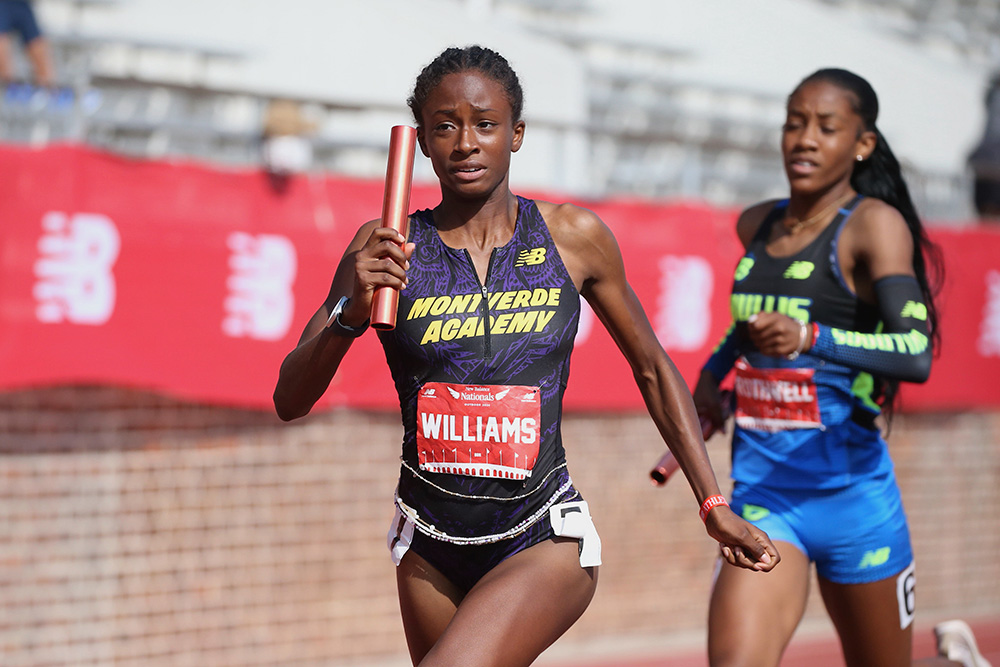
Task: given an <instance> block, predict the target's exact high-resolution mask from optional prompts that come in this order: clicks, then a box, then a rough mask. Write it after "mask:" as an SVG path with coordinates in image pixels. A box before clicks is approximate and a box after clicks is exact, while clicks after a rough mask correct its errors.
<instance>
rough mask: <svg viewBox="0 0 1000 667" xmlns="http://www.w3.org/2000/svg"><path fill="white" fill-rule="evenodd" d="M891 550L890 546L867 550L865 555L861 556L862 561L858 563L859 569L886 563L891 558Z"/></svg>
mask: <svg viewBox="0 0 1000 667" xmlns="http://www.w3.org/2000/svg"><path fill="white" fill-rule="evenodd" d="M889 551H890V549H889V547H882V548H881V549H874V550H872V551H866V552H865V555H864V556H862V557H861V562H860V563H858V569H859V570H863V569H865V568H868V567H878V566H879V565H883V564H885V563H886V562H887V561H888V560H889Z"/></svg>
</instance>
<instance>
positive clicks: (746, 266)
mask: <svg viewBox="0 0 1000 667" xmlns="http://www.w3.org/2000/svg"><path fill="white" fill-rule="evenodd" d="M753 264H754V259H753V257H744V258H743V259H741V260H740V263H739V264H737V265H736V273H734V274H733V280H735V281H736V282H739V281H741V280H743V279H744V278H746V277H747V276H749V275H750V269H752V268H753Z"/></svg>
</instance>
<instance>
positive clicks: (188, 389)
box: [0, 146, 1000, 410]
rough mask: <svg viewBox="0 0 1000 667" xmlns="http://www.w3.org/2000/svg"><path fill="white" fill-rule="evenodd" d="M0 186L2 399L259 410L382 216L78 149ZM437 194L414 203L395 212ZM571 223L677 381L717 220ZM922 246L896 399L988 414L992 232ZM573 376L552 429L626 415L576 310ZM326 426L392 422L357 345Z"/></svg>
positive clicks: (616, 210) (377, 358) (300, 183)
mask: <svg viewBox="0 0 1000 667" xmlns="http://www.w3.org/2000/svg"><path fill="white" fill-rule="evenodd" d="M0 184H2V185H0V220H2V225H3V227H2V231H0V257H2V258H3V263H2V268H0V389H4V390H14V389H19V388H25V387H34V386H51V385H60V384H115V385H124V386H130V387H137V388H143V389H149V390H153V391H158V392H162V393H165V394H169V395H172V396H176V397H179V398H182V399H187V400H191V401H197V402H205V403H211V404H221V405H234V406H246V407H253V408H261V409H270V407H271V392H272V390H273V388H274V382H275V380H276V378H277V372H278V367H279V365H280V363H281V360H282V359H283V358H284V356H285V354H286V353H287V352H288V351H289V350H291V349H292V347H294V345H295V344H296V342H297V340H298V336H299V333H300V332H301V330H302V327H303V326H304V325H305V323H306V321H307V320H308V319H309V318H310V317H311V315H312V314H313V312H314V311H315V310H316V308H317V307H318V306H319V305H320V303H321V302H322V300H323V298H324V297H325V295H326V292H327V289H328V287H329V283H330V279H331V278H332V275H333V271H334V269H335V267H336V265H337V262H338V261H339V259H340V255H341V253H342V251H343V248H344V247H345V245H346V244H347V243H348V242H349V241H350V239H351V238H352V237H353V234H354V232H355V231H356V230H357V227H358V225H360V224H361V223H363V222H364V221H365V220H368V219H371V218H374V217H377V216H378V214H379V211H380V210H381V204H382V183H381V182H380V181H377V180H364V181H363V180H354V179H349V178H342V177H311V178H306V177H299V178H295V179H292V180H291V181H290V182H289V183H288V186H287V188H285V189H284V190H278V189H275V188H274V187H273V186H272V184H271V183H270V182H269V181H268V179H267V178H266V176H265V175H264V174H263V173H260V172H256V171H251V170H235V171H234V170H228V171H227V170H223V169H219V168H214V167H208V166H204V165H197V164H190V163H167V162H146V161H131V160H128V159H125V158H121V157H115V156H110V155H107V154H103V153H98V152H95V151H92V150H89V149H86V148H81V147H76V146H54V147H48V148H45V149H40V150H31V149H23V148H15V147H2V148H0ZM438 194H439V193H438V190H437V186H436V185H417V186H415V187H414V190H413V194H412V196H411V208H412V209H417V208H422V207H427V206H433V205H434V204H435V203H436V202H437V201H438V198H439V197H438ZM542 197H543V198H546V197H545V196H544V195H542ZM582 204H583V205H586V206H588V208H591V209H592V210H594V211H595V212H596V213H597V214H598V215H600V216H601V218H602V219H603V220H604V221H605V222H606V223H607V224H608V225H609V226H610V227H611V229H612V230H613V231H614V233H615V235H616V236H617V238H618V242H619V244H620V245H621V248H622V253H623V255H624V256H625V263H626V268H627V272H628V277H629V280H630V282H631V284H632V286H633V288H634V289H635V291H636V293H637V294H638V295H639V298H640V299H641V301H642V302H643V304H644V306H645V308H646V312H647V314H648V315H649V319H650V321H651V323H652V325H653V328H654V329H655V330H656V332H657V335H658V337H659V338H660V341H661V342H662V343H663V345H664V347H665V348H666V349H667V351H668V352H669V353H670V355H671V358H672V359H673V360H674V362H675V363H676V364H677V366H678V367H679V369H680V370H681V372H682V373H683V374H684V376H685V378H687V379H688V380H689V381H691V380H693V379H694V378H695V377H696V375H697V372H698V369H699V368H700V365H701V364H702V363H703V361H704V359H705V358H706V356H707V355H708V352H709V350H710V349H711V348H712V347H713V346H714V344H715V342H716V341H717V340H718V338H719V337H720V336H721V334H722V333H723V332H724V330H725V329H726V327H727V326H728V324H729V316H728V304H727V295H728V289H729V286H730V281H731V275H732V270H733V268H734V266H735V262H736V260H737V259H738V257H739V251H740V248H739V244H738V241H737V239H736V237H735V235H734V233H733V222H734V216H735V211H732V210H720V209H716V208H712V207H709V206H705V205H700V204H683V203H669V204H668V203H652V202H641V201H620V200H619V201H601V202H590V203H587V202H582ZM933 237H934V239H935V240H936V241H937V242H938V243H940V244H941V246H942V248H943V250H944V253H945V259H946V262H947V266H948V282H947V284H946V286H945V290H944V293H943V295H942V301H941V303H942V312H943V315H944V325H943V332H944V346H943V351H942V354H941V356H940V358H939V359H938V360H937V362H936V364H935V366H934V371H933V373H932V376H931V380H930V381H929V382H928V383H927V384H926V385H923V386H920V387H909V386H908V387H906V389H905V390H904V393H903V399H904V407H905V408H907V409H924V410H928V409H963V408H973V407H990V406H997V405H1000V385H998V384H997V383H995V382H993V381H992V378H993V377H995V376H996V375H997V374H998V373H1000V231H998V230H993V229H987V228H974V229H973V228H969V229H962V230H948V229H934V233H933ZM972 369H974V370H975V372H974V373H969V372H968V371H969V370H972ZM571 375H572V378H571V380H570V388H569V390H568V391H567V394H566V407H567V409H570V410H573V409H577V410H584V409H585V410H595V409H596V410H641V409H643V402H642V399H641V397H640V395H639V392H638V390H637V389H636V388H635V384H634V381H633V379H632V374H631V371H630V370H629V369H628V367H627V364H626V363H625V361H624V359H623V358H622V356H621V354H620V353H619V352H618V350H617V349H616V348H615V346H614V344H613V342H612V341H611V339H610V337H609V336H608V335H607V333H606V332H605V331H604V330H603V328H602V327H601V326H600V323H599V322H598V321H597V320H596V318H594V316H593V314H592V313H591V312H590V311H589V309H587V308H585V309H584V313H583V316H582V319H581V327H580V333H579V335H578V337H577V349H576V352H575V353H574V357H573V368H572V373H571ZM331 406H351V407H363V408H378V409H397V406H398V402H397V399H396V396H395V391H394V389H393V387H392V382H391V380H390V378H389V373H388V370H387V369H386V367H385V359H384V356H383V354H382V351H381V349H380V346H379V344H378V341H377V339H376V337H375V335H374V334H373V333H369V334H366V335H365V336H363V337H362V338H361V339H359V340H358V341H357V342H356V343H355V346H354V348H353V349H352V350H351V352H350V354H349V355H348V357H347V358H346V360H345V362H344V365H343V366H342V368H341V371H340V373H339V374H338V376H337V378H335V379H334V382H333V384H332V385H331V387H330V389H329V391H328V392H327V393H326V395H325V396H324V398H323V401H322V403H321V407H331Z"/></svg>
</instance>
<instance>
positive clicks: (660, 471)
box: [649, 390, 733, 486]
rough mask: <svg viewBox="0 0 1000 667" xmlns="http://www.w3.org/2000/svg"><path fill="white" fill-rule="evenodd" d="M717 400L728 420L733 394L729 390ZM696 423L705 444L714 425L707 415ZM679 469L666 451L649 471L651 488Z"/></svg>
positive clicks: (714, 429) (662, 483)
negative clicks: (651, 482)
mask: <svg viewBox="0 0 1000 667" xmlns="http://www.w3.org/2000/svg"><path fill="white" fill-rule="evenodd" d="M719 400H720V402H721V403H722V416H723V417H724V418H726V419H728V418H729V412H730V406H731V405H732V400H733V392H732V391H730V390H724V391H722V392H720V393H719ZM698 421H699V422H700V423H701V438H702V440H705V441H706V442H707V441H708V439H709V438H711V437H712V436H713V435H714V434H715V431H716V428H715V425H714V424H713V423H712V420H711V419H709V418H708V415H700V416H699V418H698ZM680 467H681V464H680V463H678V462H677V459H675V458H674V455H673V454H671V453H670V450H669V449H668V450H667V452H666V453H665V454H664V455H663V456H662V457H661V458H660V460H659V461H657V462H656V465H655V466H653V469H652V470H650V471H649V478H650V479H651V480H653V486H663V485H664V484H666V483H667V480H668V479H670V476H671V475H673V474H674V473H675V472H677V470H678V469H679V468H680Z"/></svg>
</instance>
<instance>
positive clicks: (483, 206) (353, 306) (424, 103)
mask: <svg viewBox="0 0 1000 667" xmlns="http://www.w3.org/2000/svg"><path fill="white" fill-rule="evenodd" d="M410 107H411V109H412V111H413V114H414V118H415V119H416V122H417V132H418V135H417V136H418V142H419V145H420V148H421V150H422V152H423V153H424V155H426V156H427V157H429V158H430V160H431V164H432V165H433V167H434V171H435V173H436V174H437V176H438V179H439V180H440V183H441V203H440V204H438V206H436V207H435V208H434V209H432V210H424V211H418V212H417V213H415V214H413V215H412V216H411V219H410V225H409V238H408V239H404V238H402V237H401V236H400V235H399V234H398V233H396V232H394V231H392V230H389V229H383V228H381V227H380V226H379V221H378V220H372V221H370V222H368V223H366V224H365V225H363V226H362V227H361V228H360V230H359V231H358V233H357V235H356V236H355V238H354V240H353V242H352V243H351V244H350V246H349V248H348V249H347V251H346V253H345V255H344V258H343V260H342V261H341V263H340V266H339V268H338V270H337V273H336V275H335V277H334V279H333V284H332V286H331V289H330V292H329V295H328V297H327V299H326V302H325V303H324V304H323V305H322V306H321V307H320V309H319V310H318V311H317V313H316V314H315V316H314V317H313V318H312V320H311V321H310V322H309V324H308V325H307V326H306V329H305V331H304V332H303V335H302V338H301V340H300V343H299V345H298V347H296V349H295V350H293V351H292V352H291V353H289V355H288V356H287V357H286V359H285V361H284V362H283V364H282V367H281V372H280V375H279V379H278V384H277V387H276V389H275V393H274V401H275V407H276V409H277V411H278V414H279V416H281V417H282V418H283V419H286V420H287V419H294V418H296V417H300V416H302V415H304V414H306V413H308V412H309V410H310V409H311V408H312V406H313V405H314V404H315V402H316V401H317V400H318V399H319V398H320V396H322V394H323V392H324V391H325V390H326V388H327V386H328V385H329V383H330V380H331V379H332V378H333V375H334V373H335V372H336V370H337V367H338V365H339V364H340V361H341V359H342V358H343V356H344V354H345V353H346V352H347V350H348V348H349V347H350V344H351V341H352V340H353V339H354V337H356V336H358V335H361V334H362V333H363V332H364V330H365V328H366V320H367V318H368V317H369V313H370V312H371V302H372V295H373V293H374V291H375V289H376V288H378V287H380V286H383V285H388V286H391V287H394V288H397V289H401V291H400V300H399V307H398V310H397V319H396V328H395V329H393V330H391V331H388V332H385V331H383V332H380V333H379V336H380V339H381V342H382V345H383V348H384V350H385V355H386V360H387V362H388V364H389V368H390V370H391V371H392V375H393V379H394V381H395V385H396V389H397V392H398V394H399V401H400V408H401V412H402V420H403V446H402V457H401V458H402V466H401V469H400V478H399V485H398V487H397V491H396V495H395V506H396V516H395V519H394V520H393V521H392V525H391V526H390V529H389V535H388V539H389V548H390V550H391V554H392V558H393V560H394V561H395V562H396V563H397V565H398V567H397V569H396V573H397V586H398V589H399V599H400V609H401V614H402V618H403V626H404V630H405V633H406V639H407V644H408V646H409V650H410V655H411V658H412V660H413V662H414V664H417V663H420V664H421V665H445V664H447V665H503V666H504V667H510V666H514V665H528V664H530V663H531V662H532V661H533V660H534V659H535V658H536V657H537V656H538V655H539V654H540V653H541V652H542V651H543V650H544V649H545V648H546V647H547V646H549V645H550V644H551V643H552V642H554V641H555V640H556V639H557V638H558V637H559V636H560V635H561V634H562V633H563V632H565V631H566V629H567V628H569V627H570V626H571V625H572V624H573V623H574V622H575V621H576V619H577V618H579V616H580V615H581V614H582V613H583V612H584V610H585V609H586V607H587V605H588V604H589V602H590V600H591V597H592V596H593V593H594V590H595V586H596V584H597V570H598V565H599V564H600V541H599V538H598V536H597V532H596V529H595V528H594V524H593V521H592V520H591V518H590V514H589V511H588V508H587V506H586V503H585V502H584V501H583V500H582V499H581V497H580V495H579V493H578V492H577V490H576V489H575V487H574V486H573V483H572V480H571V479H570V476H569V472H568V470H567V467H566V461H565V455H564V451H563V446H562V440H561V436H560V421H561V417H562V396H563V391H564V389H565V387H566V382H567V379H568V371H569V357H570V352H571V350H572V347H573V339H574V336H575V334H576V329H577V324H578V320H579V313H580V311H579V308H580V296H583V297H584V298H586V299H587V301H588V302H589V303H590V305H591V306H592V307H593V309H594V311H595V312H596V313H597V315H598V317H599V318H600V320H601V321H602V322H604V323H605V325H606V327H607V328H608V330H609V331H610V332H611V335H612V336H613V337H614V339H615V341H616V342H617V344H618V346H619V348H620V349H621V350H622V352H623V354H624V355H625V358H626V359H627V360H628V362H629V364H630V365H631V367H632V369H633V371H634V372H635V376H636V378H638V384H639V388H640V389H641V391H642V394H643V396H644V398H645V399H646V403H647V405H648V406H649V411H650V414H651V416H652V418H653V419H654V421H655V422H656V424H657V426H658V427H659V430H660V432H661V433H662V435H663V438H664V440H665V441H666V442H667V443H670V447H671V449H672V451H673V452H674V453H675V454H676V456H677V459H678V460H679V462H680V464H681V467H682V469H683V470H684V471H685V474H686V475H687V478H688V480H689V482H690V484H691V488H692V491H693V492H694V494H695V497H696V499H697V501H698V502H699V503H701V505H702V510H701V512H700V514H701V516H702V518H703V520H704V521H705V523H706V528H707V531H708V533H709V535H711V536H712V537H713V538H715V539H716V540H718V541H719V542H720V543H721V544H722V551H723V553H724V555H725V556H726V558H727V560H728V561H729V562H730V563H732V564H734V565H738V566H741V567H745V568H748V569H753V570H757V571H767V570H770V569H771V568H773V567H774V566H775V564H776V563H777V562H778V559H779V558H778V554H777V552H776V551H775V549H774V547H773V545H772V544H771V543H770V541H769V540H768V538H767V536H766V534H764V532H763V531H761V530H759V529H757V528H756V527H754V526H753V525H752V524H750V523H748V522H746V521H744V520H743V519H740V518H739V517H737V516H736V515H735V514H734V513H733V512H731V511H730V509H729V507H728V505H727V504H725V500H724V498H722V496H721V495H720V493H719V488H718V484H717V482H716V479H715V475H714V473H713V471H712V468H711V465H710V463H709V459H708V457H707V454H706V452H705V447H704V442H703V441H702V439H701V429H700V426H699V424H698V418H697V415H696V413H695V409H694V402H693V401H692V400H691V397H690V394H689V393H688V392H687V390H686V388H685V386H684V383H683V380H682V378H681V377H680V375H679V374H678V372H677V370H676V368H675V367H674V365H673V363H672V362H671V361H670V359H669V358H668V357H667V355H666V353H664V351H663V349H662V347H661V346H660V345H659V343H658V342H657V339H656V336H655V335H654V333H653V331H652V328H651V326H650V325H649V322H648V320H647V319H646V316H645V314H644V313H643V310H642V307H641V305H640V304H639V302H638V300H637V299H636V297H635V294H634V293H633V291H632V290H631V288H630V287H629V285H628V283H627V281H626V279H625V271H624V266H623V264H622V258H621V253H620V252H619V250H618V247H617V244H616V243H615V240H614V237H613V236H612V234H611V232H610V230H609V229H608V228H607V227H606V226H605V225H604V224H603V223H602V222H601V221H600V220H599V219H598V218H597V217H596V216H595V215H594V214H593V213H591V212H590V211H587V210H584V209H581V208H578V207H576V206H572V205H569V204H562V205H557V204H550V203H547V202H540V201H539V202H534V201H531V200H527V199H523V198H520V197H517V196H515V195H514V194H513V193H511V191H510V189H509V184H508V173H509V167H510V160H511V154H512V153H513V152H515V151H517V150H518V149H519V148H520V146H521V142H522V140H523V137H524V129H525V125H524V122H523V121H522V120H521V107H522V93H521V87H520V84H519V83H518V80H517V76H516V74H515V73H514V72H513V70H511V68H510V66H509V65H508V63H507V61H506V60H504V59H503V57H501V56H500V55H499V54H497V53H495V52H493V51H491V50H489V49H484V48H481V47H468V48H464V49H458V48H452V49H448V50H446V51H444V52H443V53H442V54H441V55H439V56H438V57H437V58H436V59H435V60H434V61H433V62H431V63H430V64H429V65H428V66H427V67H426V68H424V70H423V71H422V72H421V74H420V75H419V77H418V78H417V81H416V85H415V87H414V91H413V95H412V97H411V98H410Z"/></svg>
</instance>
